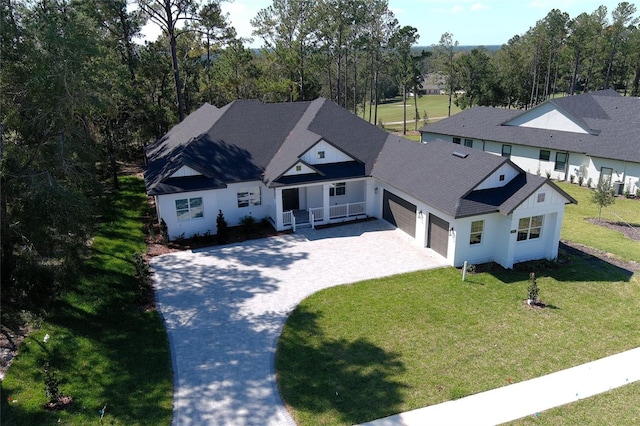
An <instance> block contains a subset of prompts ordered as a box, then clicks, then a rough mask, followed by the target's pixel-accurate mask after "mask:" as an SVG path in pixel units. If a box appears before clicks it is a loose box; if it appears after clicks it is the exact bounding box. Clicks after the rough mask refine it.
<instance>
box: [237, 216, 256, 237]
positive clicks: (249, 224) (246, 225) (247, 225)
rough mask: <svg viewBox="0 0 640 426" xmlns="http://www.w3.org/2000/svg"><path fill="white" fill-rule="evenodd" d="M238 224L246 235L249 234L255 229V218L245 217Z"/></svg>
mask: <svg viewBox="0 0 640 426" xmlns="http://www.w3.org/2000/svg"><path fill="white" fill-rule="evenodd" d="M240 224H241V225H242V230H243V231H244V232H245V233H246V234H250V233H252V232H253V230H254V229H255V227H256V218H255V217H253V216H250V215H246V216H244V217H242V219H240Z"/></svg>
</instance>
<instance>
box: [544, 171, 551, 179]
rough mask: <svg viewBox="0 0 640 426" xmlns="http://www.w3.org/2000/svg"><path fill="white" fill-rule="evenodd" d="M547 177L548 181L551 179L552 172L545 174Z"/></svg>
mask: <svg viewBox="0 0 640 426" xmlns="http://www.w3.org/2000/svg"><path fill="white" fill-rule="evenodd" d="M544 174H545V175H547V179H549V178H551V172H550V171H549V170H547V171H545V172H544Z"/></svg>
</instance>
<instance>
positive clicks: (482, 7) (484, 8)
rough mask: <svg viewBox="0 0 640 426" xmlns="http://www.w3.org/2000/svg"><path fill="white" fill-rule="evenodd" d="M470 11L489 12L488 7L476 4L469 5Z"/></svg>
mask: <svg viewBox="0 0 640 426" xmlns="http://www.w3.org/2000/svg"><path fill="white" fill-rule="evenodd" d="M470 9H471V10H473V11H474V12H475V11H478V10H489V9H490V7H489V6H487V5H486V4H482V3H476V4H473V5H471V8H470Z"/></svg>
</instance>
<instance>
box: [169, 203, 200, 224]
mask: <svg viewBox="0 0 640 426" xmlns="http://www.w3.org/2000/svg"><path fill="white" fill-rule="evenodd" d="M198 200H199V201H198ZM179 202H186V204H187V205H186V206H185V207H183V208H179V207H178V203H179ZM194 204H195V205H194ZM175 206H176V220H177V221H178V222H187V221H189V220H199V219H204V204H203V202H202V197H191V198H180V199H177V200H175ZM180 212H182V213H186V214H183V215H180Z"/></svg>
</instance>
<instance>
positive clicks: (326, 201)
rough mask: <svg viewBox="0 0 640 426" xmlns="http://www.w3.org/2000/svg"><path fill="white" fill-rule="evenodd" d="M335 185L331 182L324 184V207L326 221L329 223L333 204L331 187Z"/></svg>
mask: <svg viewBox="0 0 640 426" xmlns="http://www.w3.org/2000/svg"><path fill="white" fill-rule="evenodd" d="M332 187H333V185H332V184H330V183H325V184H324V185H322V209H323V214H324V223H329V214H330V208H329V207H330V206H331V197H330V196H329V189H330V188H332Z"/></svg>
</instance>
